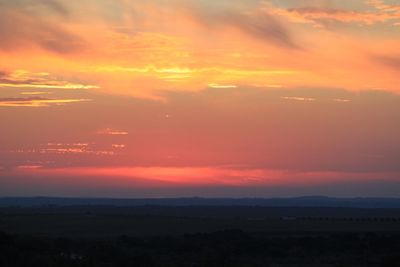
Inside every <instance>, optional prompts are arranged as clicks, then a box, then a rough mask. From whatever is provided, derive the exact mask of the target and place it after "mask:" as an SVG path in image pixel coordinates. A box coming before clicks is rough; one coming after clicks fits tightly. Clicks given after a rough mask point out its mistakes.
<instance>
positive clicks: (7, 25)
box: [0, 0, 400, 197]
mask: <svg viewBox="0 0 400 267" xmlns="http://www.w3.org/2000/svg"><path fill="white" fill-rule="evenodd" d="M0 125H1V131H0V196H37V195H45V196H87V197H178V196H204V197H210V196H212V197H227V196H229V197H270V196H299V195H328V196H397V197H399V196H400V1H399V0H385V1H383V0H349V1H343V0H265V1H263V0H146V1H141V0H80V1H69V0H0Z"/></svg>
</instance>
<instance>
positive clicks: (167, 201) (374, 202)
mask: <svg viewBox="0 0 400 267" xmlns="http://www.w3.org/2000/svg"><path fill="white" fill-rule="evenodd" d="M49 205H54V206H117V207H129V206H145V205H151V206H262V207H336V208H374V209H377V208H400V198H369V197H365V198H361V197H360V198H334V197H324V196H304V197H293V198H201V197H187V198H125V199H122V198H64V197H2V198H0V207H37V206H49Z"/></svg>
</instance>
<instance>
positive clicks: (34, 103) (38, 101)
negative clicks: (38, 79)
mask: <svg viewBox="0 0 400 267" xmlns="http://www.w3.org/2000/svg"><path fill="white" fill-rule="evenodd" d="M87 101H91V100H90V99H47V98H40V97H37V98H0V107H34V108H41V107H49V106H62V105H65V104H70V103H78V102H87Z"/></svg>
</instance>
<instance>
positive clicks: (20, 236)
mask: <svg viewBox="0 0 400 267" xmlns="http://www.w3.org/2000/svg"><path fill="white" fill-rule="evenodd" d="M3 266H4V267H6V266H96V267H97V266H98V267H102V266H107V267H108V266H122V267H124V266H229V267H230V266H232V267H235V266H332V267H333V266H334V267H339V266H343V267H349V266H360V267H361V266H388V267H389V266H393V267H398V266H400V209H385V208H383V209H382V208H381V209H365V208H363V209H361V208H332V207H330V208H329V207H323V208H312V207H308V208H301V207H295V208H291V207H278V208H274V207H261V206H240V207H239V206H184V207H182V206H134V207H121V206H54V205H50V206H40V207H4V208H0V267H3Z"/></svg>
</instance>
